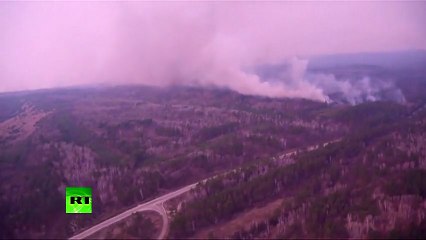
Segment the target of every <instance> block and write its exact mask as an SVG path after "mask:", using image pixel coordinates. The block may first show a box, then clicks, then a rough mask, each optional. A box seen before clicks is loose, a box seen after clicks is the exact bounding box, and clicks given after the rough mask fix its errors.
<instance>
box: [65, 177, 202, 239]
mask: <svg viewBox="0 0 426 240" xmlns="http://www.w3.org/2000/svg"><path fill="white" fill-rule="evenodd" d="M196 185H197V183H194V184H191V185H188V186H185V187H183V188H180V189H178V190H176V191H174V192H170V193H167V194H165V195H163V196H161V197H158V198H156V199H154V200H151V201H149V202H146V203H142V204H139V205H137V206H136V207H134V208H131V209H128V210H126V211H125V212H122V213H120V214H118V215H116V216H114V217H112V218H109V219H107V220H105V221H103V222H101V223H99V224H97V225H95V226H93V227H91V228H89V229H87V230H85V231H83V232H81V233H79V234H77V235H75V236H73V237H71V238H70V239H84V238H87V237H89V236H91V235H92V234H94V233H96V232H97V231H99V230H101V229H103V228H106V227H108V226H110V225H112V224H114V223H117V222H119V221H121V220H123V219H125V218H127V217H129V216H131V215H132V214H133V213H136V212H142V211H155V212H158V213H160V214H161V216H162V218H163V228H162V230H161V233H160V235H159V236H158V238H159V239H164V238H165V237H166V235H167V231H168V229H169V219H168V217H167V213H166V210H165V209H164V205H163V204H164V202H166V201H168V200H170V199H172V198H175V197H177V196H179V195H181V194H183V193H185V192H188V191H190V190H191V189H192V188H194V187H195V186H196Z"/></svg>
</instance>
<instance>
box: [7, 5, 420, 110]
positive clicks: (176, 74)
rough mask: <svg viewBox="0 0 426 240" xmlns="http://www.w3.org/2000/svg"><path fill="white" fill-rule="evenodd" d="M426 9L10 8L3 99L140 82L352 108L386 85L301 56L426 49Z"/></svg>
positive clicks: (397, 7) (41, 6)
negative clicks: (276, 70)
mask: <svg viewBox="0 0 426 240" xmlns="http://www.w3.org/2000/svg"><path fill="white" fill-rule="evenodd" d="M401 9H404V10H405V12H409V13H410V14H400V12H401V11H400V10H401ZM424 9H425V4H422V3H405V4H404V3H389V4H383V3H345V4H343V3H338V4H337V3H336V4H335V3H327V4H319V3H318V4H316V3H312V4H306V3H296V2H288V3H277V2H275V3H273V2H268V3H260V2H250V3H236V2H234V3H214V2H204V3H199V2H197V3H196V2H189V3H188V2H187V3H182V2H179V3H177V2H173V3H171V2H167V3H166V2H156V3H154V2H143V3H142V2H122V3H118V2H108V3H101V2H57V3H53V2H31V3H30V2H28V3H13V2H4V3H0V30H1V36H2V37H0V92H2V91H13V90H24V89H35V88H50V87H61V86H72V85H82V84H97V83H109V84H127V83H138V84H149V85H158V86H167V85H170V84H184V85H201V86H204V85H208V86H211V85H214V86H218V87H225V88H230V89H233V90H235V91H237V92H240V93H243V94H250V95H262V96H269V97H301V98H307V99H313V100H319V101H327V100H328V99H329V96H328V95H329V94H330V93H332V92H333V91H332V89H334V90H336V91H340V92H343V94H345V96H346V97H347V99H348V101H351V102H357V101H359V100H360V99H364V98H365V97H366V99H370V100H374V98H376V97H377V96H378V94H377V91H379V90H380V89H382V88H383V86H384V85H383V84H384V83H383V84H378V83H377V82H376V81H371V80H369V79H368V77H367V78H366V79H363V80H361V81H359V82H358V83H356V84H354V83H350V82H347V81H346V82H345V81H340V80H337V79H334V77H333V76H331V75H312V74H309V73H307V72H306V65H307V62H304V61H300V60H297V59H296V60H295V59H293V60H292V56H296V55H311V54H323V53H339V52H360V51H389V50H398V49H406V48H426V45H425V42H426V41H424V40H425V39H426V31H425V28H424V26H423V24H421V23H423V22H424V21H423V20H426V19H424V14H423V10H424ZM354 13H356V15H357V16H358V17H357V18H356V19H354V18H353V17H352V16H354ZM390 25H392V26H393V27H392V28H389V26H390ZM285 59H287V60H285ZM283 60H284V61H287V62H289V63H290V66H291V69H287V70H288V71H287V72H283V73H282V76H279V77H276V79H269V78H265V77H264V76H262V75H261V74H258V73H256V68H257V66H259V65H262V64H276V63H279V62H282V61H283ZM382 85H383V86H382ZM384 87H386V86H384Z"/></svg>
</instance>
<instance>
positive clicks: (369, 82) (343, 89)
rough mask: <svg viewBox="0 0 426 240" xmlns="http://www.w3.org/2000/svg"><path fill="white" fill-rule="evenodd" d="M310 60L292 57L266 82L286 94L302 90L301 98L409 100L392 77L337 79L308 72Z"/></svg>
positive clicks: (358, 100)
mask: <svg viewBox="0 0 426 240" xmlns="http://www.w3.org/2000/svg"><path fill="white" fill-rule="evenodd" d="M308 63H309V62H308V60H303V59H298V58H292V59H291V60H289V61H288V63H287V65H286V66H287V67H283V68H281V69H280V71H278V72H275V73H274V74H273V77H269V78H266V79H264V81H266V82H272V83H274V84H275V85H276V87H277V91H278V89H279V91H281V92H282V93H283V95H285V96H287V94H288V93H289V92H297V93H301V94H300V96H299V97H303V98H308V99H312V100H319V101H325V102H331V101H334V100H336V99H334V98H337V100H338V101H343V102H347V103H350V104H352V105H354V104H358V103H362V102H365V101H378V100H392V101H396V102H400V103H402V102H405V97H404V95H403V94H402V92H401V90H400V89H398V88H397V87H396V86H395V85H394V83H393V82H392V81H390V80H388V79H387V80H382V79H372V78H371V77H369V76H363V77H361V78H359V79H337V78H336V77H335V76H334V75H333V74H330V73H310V72H308V71H307V67H308ZM260 75H261V74H260Z"/></svg>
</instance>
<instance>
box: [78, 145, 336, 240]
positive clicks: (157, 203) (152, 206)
mask: <svg viewBox="0 0 426 240" xmlns="http://www.w3.org/2000/svg"><path fill="white" fill-rule="evenodd" d="M340 140H341V139H336V140H332V141H328V142H325V143H320V144H316V145H312V146H309V147H307V148H306V149H307V150H306V151H308V152H309V151H312V150H316V149H318V148H319V147H321V146H322V147H325V146H327V145H328V144H331V143H335V142H339V141H340ZM298 152H299V150H298V149H297V150H289V151H286V152H285V153H282V154H280V155H279V157H289V156H291V155H294V154H297V153H298ZM237 169H238V168H237ZM237 169H234V170H230V171H227V172H232V171H236V170H237ZM222 174H226V172H225V173H221V174H219V175H222ZM214 177H216V176H214ZM214 177H211V178H214ZM211 178H208V179H211ZM206 180H207V179H204V180H201V181H199V182H196V183H193V184H191V185H188V186H185V187H183V188H180V189H178V190H176V191H174V192H170V193H167V194H165V195H163V196H160V197H158V198H156V199H154V200H151V201H149V202H146V203H141V204H139V205H137V206H136V207H134V208H131V209H128V210H126V211H124V212H122V213H120V214H118V215H116V216H114V217H112V218H109V219H107V220H105V221H103V222H101V223H99V224H97V225H95V226H93V227H91V228H89V229H87V230H85V231H83V232H81V233H79V234H77V235H74V236H73V237H71V238H70V239H84V238H87V237H89V236H91V235H92V234H94V233H96V232H97V231H99V230H101V229H103V228H106V227H108V226H110V225H112V224H114V223H116V222H119V221H120V220H123V219H125V218H127V217H129V216H131V215H132V214H133V213H136V212H143V211H155V212H158V213H159V214H160V215H161V217H162V219H163V228H162V229H161V232H160V235H159V236H158V239H164V238H165V237H166V236H167V231H168V230H169V218H168V216H167V212H166V209H164V203H165V202H166V201H168V200H170V199H172V198H175V197H177V196H179V195H181V194H183V193H186V192H188V191H190V190H191V189H193V188H195V186H196V185H197V184H198V183H200V182H204V181H206Z"/></svg>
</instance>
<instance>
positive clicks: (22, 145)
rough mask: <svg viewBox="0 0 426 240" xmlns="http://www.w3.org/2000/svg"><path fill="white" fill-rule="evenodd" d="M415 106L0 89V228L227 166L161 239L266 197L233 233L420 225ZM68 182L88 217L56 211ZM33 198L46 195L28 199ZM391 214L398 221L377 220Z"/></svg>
mask: <svg viewBox="0 0 426 240" xmlns="http://www.w3.org/2000/svg"><path fill="white" fill-rule="evenodd" d="M424 103H425V102H424V100H422V99H421V98H419V97H417V98H415V101H413V102H412V103H410V104H405V105H404V104H397V103H392V102H367V103H363V104H359V105H356V106H351V105H347V104H326V103H319V102H314V101H309V100H303V99H285V98H284V99H271V98H264V97H254V96H243V95H240V94H237V93H235V92H232V91H228V90H222V89H199V88H179V87H176V88H173V89H157V88H150V87H134V86H131V87H114V88H99V89H98V88H95V89H59V90H43V91H40V92H37V91H35V92H26V93H20V94H15V95H14V94H9V95H5V96H1V97H0V106H5V107H4V108H3V107H2V108H1V109H0V129H6V130H5V131H3V132H2V134H1V136H0V147H1V148H0V167H1V171H0V180H1V182H2V184H1V186H0V193H1V196H2V197H1V199H0V214H1V215H2V216H3V217H2V219H0V228H1V229H2V231H1V233H0V234H1V235H0V236H1V237H2V238H10V237H16V238H26V237H51V238H55V237H69V236H71V235H72V234H74V233H75V232H78V231H79V230H80V229H82V228H84V227H87V226H91V225H93V224H94V223H96V222H99V221H100V220H101V219H104V218H106V217H108V216H111V215H113V214H114V213H117V212H119V211H120V210H123V209H127V208H129V207H131V206H134V205H135V204H137V203H140V202H143V201H147V200H149V199H153V198H155V197H156V196H159V195H161V194H163V193H166V192H168V191H171V190H173V189H176V188H178V187H182V186H185V185H187V184H190V183H194V182H197V181H199V180H201V179H205V178H207V177H209V176H213V175H216V174H219V173H223V172H226V171H229V170H230V169H236V170H235V171H233V172H229V173H228V174H226V175H223V176H220V177H217V178H214V179H212V180H209V181H208V182H207V183H206V184H200V185H199V186H198V187H197V189H196V191H194V192H193V197H192V200H188V201H186V202H184V204H183V208H182V209H181V210H180V211H178V212H177V213H176V215H174V216H171V217H172V224H171V232H170V234H171V236H175V237H187V236H191V235H193V234H196V233H197V231H199V230H202V229H205V228H206V227H211V226H214V225H215V224H221V223H226V222H227V221H229V220H230V219H233V218H235V217H236V216H238V214H239V213H242V212H245V211H247V210H249V209H252V208H253V207H254V206H261V205H262V204H265V203H268V202H270V201H273V200H277V199H283V204H282V206H281V207H280V208H278V209H276V211H275V212H274V215H273V216H272V217H271V218H270V219H259V220H256V221H254V222H253V223H252V225H250V226H248V227H247V229H241V230H240V231H237V232H235V233H233V235H232V236H230V237H239V238H252V237H292V236H293V237H319V236H321V237H347V236H355V237H364V236H373V237H374V236H388V234H393V235H392V236H408V235H404V234H408V233H412V232H416V231H417V232H422V229H424V228H422V226H424V222H423V221H424V220H421V221H420V222H418V221H417V222H416V221H412V220H413V219H415V218H417V219H424V218H421V216H423V215H421V214H423V212H424V211H425V208H424V207H423V205H422V204H424V196H425V186H424V183H425V181H424V180H425V172H424V171H425V166H426V164H425V149H424V147H423V146H424V145H425V144H424V143H425V142H424V141H425V140H424V139H425V138H424V132H425V122H424V119H426V114H425V107H424ZM31 123H34V124H31ZM336 139H339V140H340V141H339V142H335V143H332V144H329V145H327V146H326V147H320V148H319V149H317V150H312V149H309V146H312V145H315V144H320V143H324V142H329V141H333V140H336ZM296 149H297V150H299V151H300V152H301V153H300V154H297V155H293V156H286V157H282V154H283V153H286V152H290V151H293V150H296ZM413 182H414V183H415V184H413ZM66 186H92V188H93V196H94V199H93V201H94V203H96V204H94V212H93V214H92V215H84V216H83V215H78V216H77V215H65V214H63V208H64V189H65V187H66ZM395 186H397V187H395ZM39 202H43V203H46V204H37V207H33V206H34V204H35V203H39ZM392 204H393V205H395V204H400V205H401V204H402V205H403V206H405V208H404V209H409V210H405V211H408V213H407V212H403V213H401V212H399V211H400V210H395V209H393V208H392V207H389V206H393V205H392ZM404 204H405V205H404ZM384 206H385V207H384ZM401 211H402V210H401ZM404 214H405V215H404ZM415 214H418V216H417V215H416V216H415ZM400 215H401V216H408V217H406V218H402V219H403V220H401V221H404V222H405V223H407V224H405V225H404V224H395V223H386V224H384V223H380V222H386V221H387V220H388V219H400V217H401V216H400ZM366 219H369V220H368V224H367V223H366V221H367V220H366ZM407 219H408V220H407ZM395 221H396V220H395ZM398 221H400V220H398ZM366 224H367V225H368V227H366ZM371 224H373V225H371ZM392 224H393V225H392ZM422 224H423V225H422ZM365 229H369V230H365ZM407 229H411V230H410V231H408V230H407Z"/></svg>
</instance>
